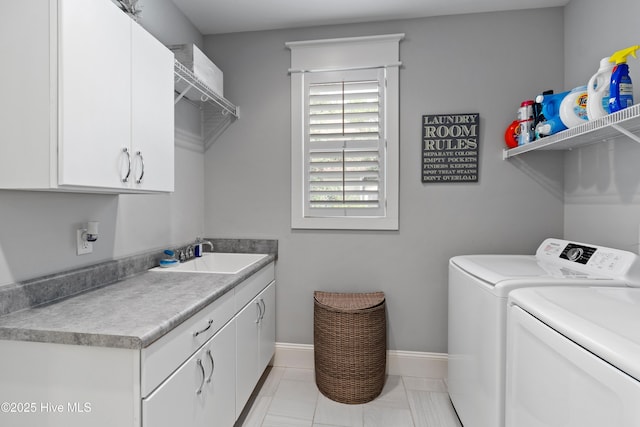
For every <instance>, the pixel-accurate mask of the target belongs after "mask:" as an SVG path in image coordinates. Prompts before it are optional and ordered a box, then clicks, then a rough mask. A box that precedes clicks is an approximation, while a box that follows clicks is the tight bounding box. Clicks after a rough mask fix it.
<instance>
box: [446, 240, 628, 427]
mask: <svg viewBox="0 0 640 427" xmlns="http://www.w3.org/2000/svg"><path fill="white" fill-rule="evenodd" d="M637 264H638V257H637V256H636V255H635V254H633V253H631V252H626V251H620V250H616V249H610V248H604V247H598V246H594V245H586V244H582V243H575V242H569V241H566V240H560V239H547V240H545V241H544V242H542V244H541V245H540V246H539V247H538V250H537V251H536V254H535V255H466V256H457V257H453V258H451V260H450V262H449V364H448V366H449V368H448V387H449V395H450V397H451V402H452V403H453V406H454V407H455V409H456V412H457V413H458V416H459V417H460V420H461V422H462V424H463V425H464V427H504V425H505V375H506V328H507V298H508V295H509V293H510V292H511V291H513V290H515V289H519V288H527V287H547V286H563V285H564V286H573V287H585V286H606V287H610V286H613V287H625V286H628V285H629V284H630V280H631V277H632V276H631V275H630V274H629V273H630V271H631V270H632V269H633V268H638V266H637Z"/></svg>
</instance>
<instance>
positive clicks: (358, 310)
mask: <svg viewBox="0 0 640 427" xmlns="http://www.w3.org/2000/svg"><path fill="white" fill-rule="evenodd" d="M313 296H314V308H313V318H314V319H313V320H314V322H313V344H314V357H315V374H316V384H317V385H318V389H320V392H321V393H322V394H324V395H325V396H327V397H328V398H329V399H331V400H334V401H336V402H341V403H349V404H356V403H366V402H370V401H371V400H373V399H375V398H376V397H377V396H378V395H379V394H380V392H381V391H382V387H383V386H384V380H385V374H386V366H387V321H386V313H385V299H384V293H383V292H373V293H333V292H320V291H316V292H314V294H313Z"/></svg>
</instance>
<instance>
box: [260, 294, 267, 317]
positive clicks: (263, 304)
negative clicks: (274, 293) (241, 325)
mask: <svg viewBox="0 0 640 427" xmlns="http://www.w3.org/2000/svg"><path fill="white" fill-rule="evenodd" d="M260 302H261V303H262V315H261V316H260V322H262V320H263V319H264V315H265V314H266V313H267V305H266V304H265V303H264V300H263V299H262V298H260Z"/></svg>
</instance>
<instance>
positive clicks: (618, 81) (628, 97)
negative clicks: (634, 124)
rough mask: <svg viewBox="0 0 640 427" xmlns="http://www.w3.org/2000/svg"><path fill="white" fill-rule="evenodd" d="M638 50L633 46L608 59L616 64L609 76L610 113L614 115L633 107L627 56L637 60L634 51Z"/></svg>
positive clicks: (639, 47) (636, 46) (637, 47)
mask: <svg viewBox="0 0 640 427" xmlns="http://www.w3.org/2000/svg"><path fill="white" fill-rule="evenodd" d="M638 49H640V46H638V45H635V46H631V47H628V48H626V49H622V50H619V51H617V52H615V53H614V54H613V55H611V58H610V59H609V60H610V61H611V62H615V63H616V65H615V67H613V73H612V74H611V87H610V89H609V91H610V98H609V112H610V113H615V112H616V111H620V110H623V109H625V108H627V107H631V106H632V105H633V85H632V83H631V77H629V66H628V65H627V56H629V55H631V56H633V57H634V58H637V56H636V50H638Z"/></svg>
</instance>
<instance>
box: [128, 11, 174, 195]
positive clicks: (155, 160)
mask: <svg viewBox="0 0 640 427" xmlns="http://www.w3.org/2000/svg"><path fill="white" fill-rule="evenodd" d="M132 46H133V55H132V79H131V81H132V91H133V92H132V102H131V105H132V109H133V111H132V117H133V123H132V126H133V128H132V155H133V171H132V174H133V183H132V186H133V188H140V189H144V190H152V191H173V187H174V103H173V92H174V82H173V62H174V59H173V58H174V57H173V52H171V51H170V50H169V49H167V48H166V47H165V46H164V45H163V44H162V43H160V42H159V41H158V40H156V39H155V38H154V37H153V36H152V35H151V34H149V33H148V32H147V31H145V30H144V29H143V28H142V27H140V26H139V25H138V24H136V23H132ZM141 177H142V178H141Z"/></svg>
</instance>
